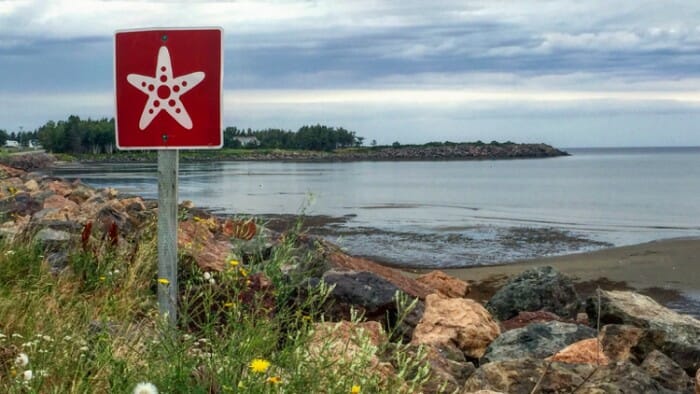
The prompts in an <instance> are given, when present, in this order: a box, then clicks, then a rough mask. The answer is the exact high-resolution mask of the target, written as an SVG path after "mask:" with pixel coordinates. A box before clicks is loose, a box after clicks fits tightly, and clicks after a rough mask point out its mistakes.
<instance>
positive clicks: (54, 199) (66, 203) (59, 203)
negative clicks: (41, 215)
mask: <svg viewBox="0 0 700 394" xmlns="http://www.w3.org/2000/svg"><path fill="white" fill-rule="evenodd" d="M44 208H49V209H59V210H62V211H66V212H77V211H78V210H79V209H80V206H78V204H76V203H74V202H73V201H71V200H69V199H67V198H65V197H63V196H62V195H60V194H54V195H52V196H49V197H47V198H46V199H44Z"/></svg>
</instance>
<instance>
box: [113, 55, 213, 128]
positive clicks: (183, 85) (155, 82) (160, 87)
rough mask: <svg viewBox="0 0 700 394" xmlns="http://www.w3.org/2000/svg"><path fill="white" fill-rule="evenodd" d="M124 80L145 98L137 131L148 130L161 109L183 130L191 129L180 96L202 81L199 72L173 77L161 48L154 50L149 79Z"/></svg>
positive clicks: (144, 76)
mask: <svg viewBox="0 0 700 394" xmlns="http://www.w3.org/2000/svg"><path fill="white" fill-rule="evenodd" d="M126 80H127V81H129V83H130V84H131V85H132V86H133V87H135V88H136V89H138V90H140V91H142V92H143V93H146V94H147V95H148V101H147V102H146V105H145V106H144V107H143V112H142V113H141V120H140V121H139V129H141V130H144V129H145V128H146V127H148V125H149V124H151V122H152V121H153V119H154V118H155V117H156V115H158V114H159V113H160V111H162V110H165V112H167V113H168V114H169V115H170V116H172V117H173V119H175V120H176V121H177V123H179V124H180V125H181V126H182V127H184V128H186V129H187V130H190V129H191V128H192V119H191V118H190V115H189V114H188V113H187V109H185V106H184V105H183V104H182V101H180V96H182V95H183V94H185V93H187V92H188V91H189V90H190V89H192V88H193V87H195V86H197V85H198V84H199V83H200V82H202V81H203V80H204V72H203V71H197V72H193V73H190V74H187V75H183V76H181V77H177V78H173V67H172V62H171V61H170V52H169V51H168V48H167V47H165V46H162V47H160V50H158V64H157V66H156V72H155V75H154V76H153V77H148V76H146V75H139V74H129V75H127V76H126Z"/></svg>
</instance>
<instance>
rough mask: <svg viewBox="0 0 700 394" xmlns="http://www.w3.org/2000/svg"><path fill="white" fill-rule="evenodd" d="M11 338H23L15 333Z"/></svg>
mask: <svg viewBox="0 0 700 394" xmlns="http://www.w3.org/2000/svg"><path fill="white" fill-rule="evenodd" d="M12 338H24V337H23V336H22V335H20V334H17V333H16V332H15V333H12Z"/></svg>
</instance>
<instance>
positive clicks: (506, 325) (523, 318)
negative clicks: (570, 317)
mask: <svg viewBox="0 0 700 394" xmlns="http://www.w3.org/2000/svg"><path fill="white" fill-rule="evenodd" d="M548 321H561V322H566V321H567V320H566V319H562V318H561V317H559V316H558V315H556V314H554V313H552V312H547V311H537V312H520V313H518V315H517V316H515V317H514V318H512V319H508V320H506V321H502V322H501V329H502V330H503V331H509V330H513V329H516V328H522V327H525V326H527V325H529V324H531V323H538V322H539V323H542V322H548Z"/></svg>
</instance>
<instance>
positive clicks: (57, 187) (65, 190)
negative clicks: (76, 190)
mask: <svg viewBox="0 0 700 394" xmlns="http://www.w3.org/2000/svg"><path fill="white" fill-rule="evenodd" d="M46 187H47V188H48V189H49V190H51V191H52V192H54V193H56V194H58V195H59V196H64V197H65V196H67V195H69V194H70V193H71V192H72V191H73V188H71V185H70V184H69V183H68V182H64V181H52V182H50V183H49V184H48V185H47V186H46Z"/></svg>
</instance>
